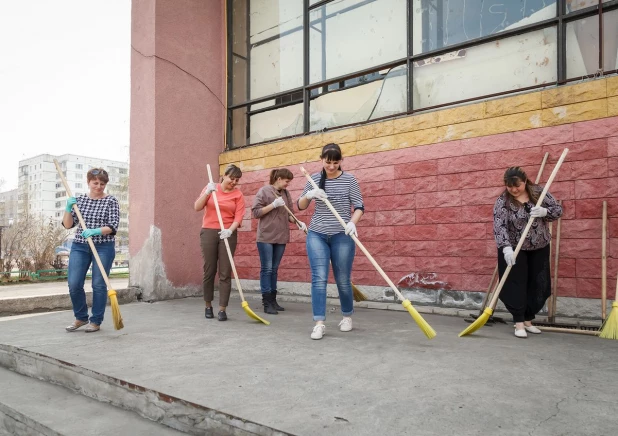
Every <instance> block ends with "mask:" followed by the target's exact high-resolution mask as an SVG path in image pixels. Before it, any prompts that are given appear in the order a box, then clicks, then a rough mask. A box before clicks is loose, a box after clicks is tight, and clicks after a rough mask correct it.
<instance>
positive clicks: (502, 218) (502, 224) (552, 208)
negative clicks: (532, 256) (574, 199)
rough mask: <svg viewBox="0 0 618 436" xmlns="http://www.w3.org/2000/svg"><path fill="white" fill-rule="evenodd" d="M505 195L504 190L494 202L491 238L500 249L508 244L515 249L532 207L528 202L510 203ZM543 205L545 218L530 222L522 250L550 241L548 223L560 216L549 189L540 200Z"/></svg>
mask: <svg viewBox="0 0 618 436" xmlns="http://www.w3.org/2000/svg"><path fill="white" fill-rule="evenodd" d="M535 189H537V190H538V193H539V194H540V193H541V191H542V190H543V187H542V186H536V187H535ZM508 195H509V194H508V193H507V192H504V193H503V194H502V195H501V196H500V197H498V199H497V200H496V204H495V205H494V237H495V238H496V244H497V246H498V248H500V249H502V248H503V247H506V246H511V247H513V249H515V247H516V246H517V243H518V242H519V238H520V237H521V234H522V233H523V231H524V228H525V227H526V224H528V219H529V218H530V210H531V209H532V208H533V207H534V206H535V204H534V203H532V202H530V201H528V202H527V203H525V204H523V205H518V204H517V203H516V202H515V201H510V202H509V201H508ZM542 206H543V207H544V208H546V209H547V215H546V216H545V217H544V218H537V219H535V220H534V222H533V223H532V227H531V228H530V231H529V232H528V235H527V236H526V240H525V241H524V244H523V245H522V246H521V249H522V250H524V251H529V250H538V249H539V248H543V247H545V246H547V245H548V244H549V243H550V242H551V235H550V234H549V226H548V225H547V223H548V222H550V221H555V220H557V219H558V218H560V217H561V216H562V206H560V205H559V204H558V202H557V201H556V199H555V198H554V197H553V196H552V195H551V194H550V193H549V192H548V193H547V195H546V196H545V198H544V199H543V204H542Z"/></svg>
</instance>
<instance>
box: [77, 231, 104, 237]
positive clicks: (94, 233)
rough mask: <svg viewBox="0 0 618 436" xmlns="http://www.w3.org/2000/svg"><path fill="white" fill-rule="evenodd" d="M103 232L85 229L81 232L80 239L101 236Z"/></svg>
mask: <svg viewBox="0 0 618 436" xmlns="http://www.w3.org/2000/svg"><path fill="white" fill-rule="evenodd" d="M102 234H103V231H102V230H101V229H86V230H84V231H83V232H82V238H85V239H88V238H90V237H91V236H101V235H102Z"/></svg>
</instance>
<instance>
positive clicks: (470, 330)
mask: <svg viewBox="0 0 618 436" xmlns="http://www.w3.org/2000/svg"><path fill="white" fill-rule="evenodd" d="M568 152H569V149H568V148H565V149H564V151H563V152H562V155H561V156H560V159H558V162H557V163H556V167H555V168H554V170H553V171H552V173H551V175H550V176H549V180H547V183H546V184H545V187H544V188H543V192H541V195H540V196H539V199H538V201H537V202H536V205H537V206H541V205H542V204H543V200H544V199H545V196H546V195H547V191H549V187H550V186H551V184H552V182H553V181H554V178H555V177H556V174H558V169H560V166H561V165H562V162H564V159H565V158H566V155H567V153H568ZM533 222H534V218H533V217H530V219H529V220H528V224H526V228H525V229H524V231H523V232H522V234H521V238H519V242H518V243H517V247H516V248H515V252H514V253H513V256H514V257H515V258H517V255H518V254H519V250H521V246H522V245H523V244H524V241H525V240H526V236H527V235H528V232H529V231H530V227H532V223H533ZM511 268H512V267H511V266H507V267H506V270H505V271H504V274H502V278H501V279H500V283H498V287H497V288H496V290H495V291H494V295H493V296H492V297H491V302H490V303H489V307H487V308H486V309H485V310H484V311H483V314H482V315H481V316H479V317H478V318H477V319H476V321H474V322H473V323H472V324H470V325H469V326H468V327H467V328H466V329H464V331H462V332H461V333H459V337H462V336H465V335H469V334H470V333H474V332H475V331H477V330H478V329H480V328H481V327H483V326H484V325H485V323H486V322H487V320H488V319H489V317H490V316H491V315H492V314H493V313H494V309H495V307H496V304H498V296H499V295H500V291H501V290H502V287H503V286H504V283H505V282H506V279H507V277H508V276H509V273H510V272H511Z"/></svg>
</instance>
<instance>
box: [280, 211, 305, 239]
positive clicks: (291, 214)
mask: <svg viewBox="0 0 618 436" xmlns="http://www.w3.org/2000/svg"><path fill="white" fill-rule="evenodd" d="M283 207H285V210H286V211H287V213H288V214H290V216H291V217H292V219H293V220H294V222H295V223H296V225H297V226H298V227H299V229H300V221H298V218H296V217H295V216H294V214H293V213H292V211H291V210H290V208H289V207H287V206H286V205H285V203H284V204H283ZM306 234H307V230H305V235H306Z"/></svg>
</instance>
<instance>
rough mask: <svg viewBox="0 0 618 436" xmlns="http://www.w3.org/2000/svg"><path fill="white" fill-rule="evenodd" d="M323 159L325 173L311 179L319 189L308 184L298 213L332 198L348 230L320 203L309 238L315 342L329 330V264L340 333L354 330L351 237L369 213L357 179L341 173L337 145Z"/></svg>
mask: <svg viewBox="0 0 618 436" xmlns="http://www.w3.org/2000/svg"><path fill="white" fill-rule="evenodd" d="M320 159H321V160H322V165H323V168H322V171H321V172H320V173H317V174H313V175H312V176H311V178H312V179H313V180H314V181H315V182H316V184H317V185H318V187H319V188H318V189H313V187H312V185H311V183H309V182H307V184H306V185H305V189H304V191H303V193H302V195H301V197H300V198H299V199H298V209H300V210H303V209H307V207H309V203H311V200H312V199H314V198H315V199H317V200H324V199H326V198H328V200H329V201H330V203H331V204H332V205H333V207H334V208H335V210H336V211H337V212H338V213H339V215H341V217H342V218H343V220H344V221H345V222H346V223H347V224H346V227H345V229H344V228H342V226H341V224H340V223H339V221H338V220H337V218H335V216H334V215H333V214H332V212H331V211H330V210H329V209H328V207H327V206H326V205H325V204H324V202H323V201H316V205H315V212H314V214H313V217H312V218H311V224H310V225H309V233H308V235H307V255H308V257H309V265H310V266H311V305H312V307H313V320H314V321H315V323H316V324H315V326H314V327H313V331H312V332H311V339H322V336H324V332H325V329H326V326H325V325H324V320H325V319H326V284H327V281H328V267H329V262H330V263H332V265H333V275H334V276H335V281H336V283H337V290H338V291H339V301H340V302H341V313H342V314H343V320H342V321H341V322H340V323H339V330H341V331H342V332H349V331H350V330H352V318H351V316H352V314H353V313H354V307H353V294H352V282H351V281H350V275H351V273H352V263H353V262H354V253H355V248H356V246H355V244H354V241H353V240H352V238H351V237H350V236H349V235H350V234H354V235H356V234H357V232H356V224H357V223H358V221H359V220H360V219H361V217H362V216H363V213H364V210H365V208H364V206H363V197H362V195H361V192H360V188H359V186H358V182H357V181H356V178H355V177H354V176H353V175H351V174H349V173H345V172H343V170H342V169H341V165H340V164H341V161H342V160H343V156H342V154H341V148H339V146H338V145H337V144H327V145H325V146H324V148H323V149H322V154H321V155H320ZM352 210H353V211H354V212H353V213H352Z"/></svg>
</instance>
